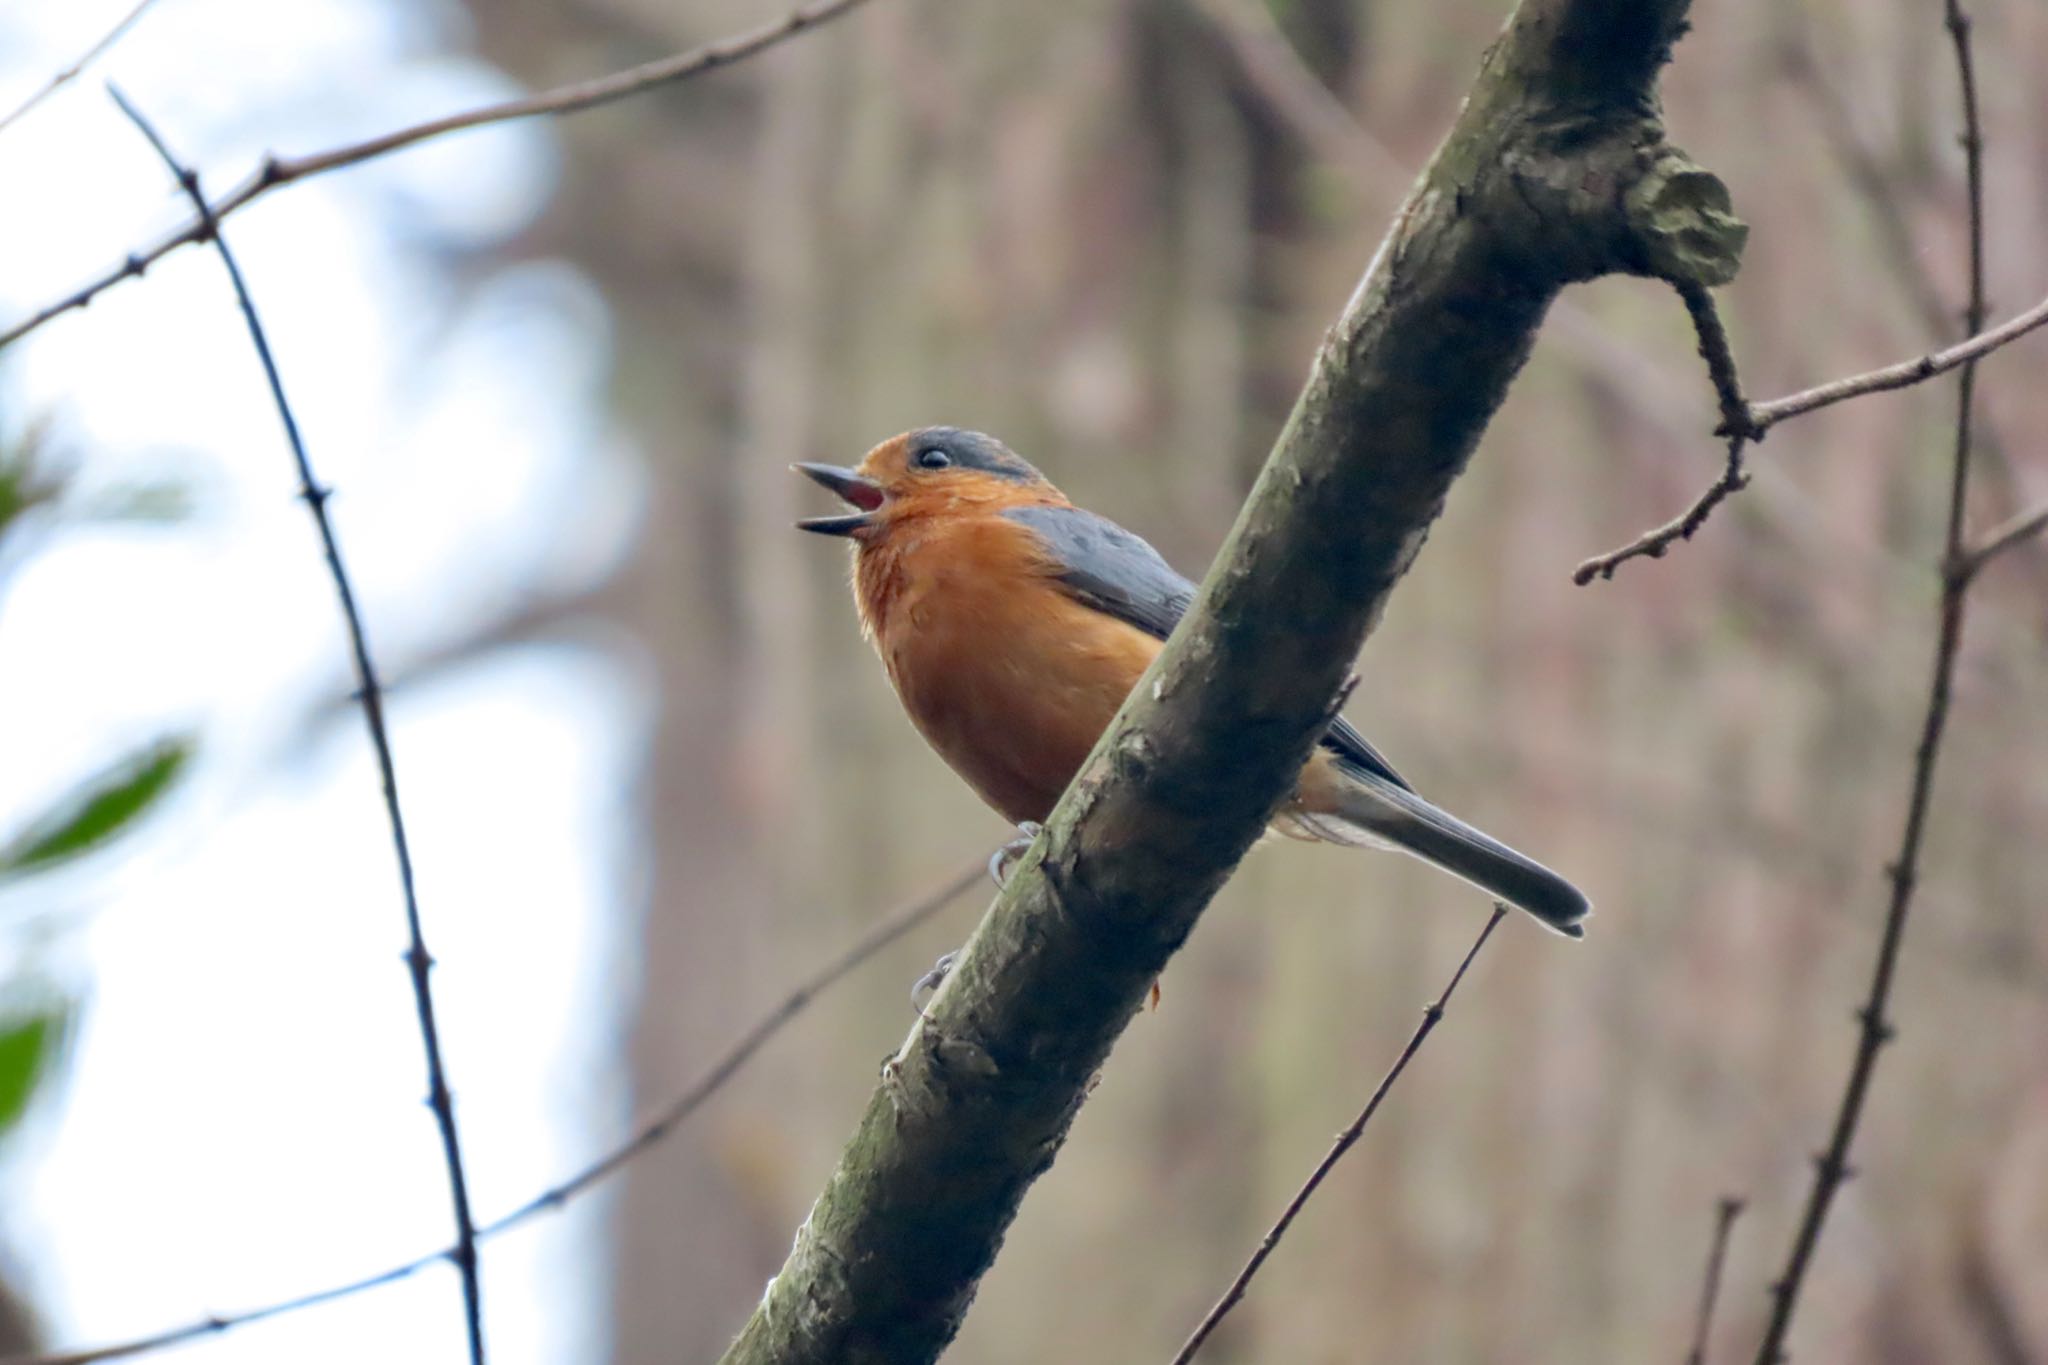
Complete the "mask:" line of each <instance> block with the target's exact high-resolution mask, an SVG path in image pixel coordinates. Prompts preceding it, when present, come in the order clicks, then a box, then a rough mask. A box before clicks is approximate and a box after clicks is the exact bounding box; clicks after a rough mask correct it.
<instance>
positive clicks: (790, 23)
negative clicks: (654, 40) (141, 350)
mask: <svg viewBox="0 0 2048 1365" xmlns="http://www.w3.org/2000/svg"><path fill="white" fill-rule="evenodd" d="M866 3H867V0H813V3H811V4H808V5H803V6H801V7H799V8H797V9H795V10H792V11H791V12H790V13H788V14H785V15H784V16H783V17H782V18H780V19H777V20H775V21H774V22H773V23H768V24H763V25H761V26H760V27H758V28H753V29H749V30H747V31H746V32H744V33H738V34H734V35H733V36H732V37H729V38H721V39H719V40H718V41H717V42H715V43H707V44H705V45H704V46H703V47H699V48H693V49H692V50H690V51H688V52H682V53H677V54H676V55H674V56H670V57H663V58H660V59H658V60H656V61H652V62H647V63H645V64H643V65H641V66H635V67H630V68H628V69H627V70H624V71H618V72H614V73H613V74H611V75H609V76H601V77H599V78H597V79H596V80H590V81H578V82H576V83H574V84H571V85H561V86H556V87H555V88H554V89H552V90H544V91H542V92H541V93H540V94H537V95H528V96H526V97H524V98H522V99H516V100H506V101H504V102H503V103H500V104H487V105H485V106H483V107H482V108H480V109H471V110H468V111H466V112H464V113H460V114H450V115H448V116H447V117H445V118H438V119H430V120H428V121H427V122H425V123H415V124H412V125H410V126H408V127H404V128H399V129H397V130H395V131H393V132H389V133H385V134H383V135H381V136H379V137H373V138H370V139H368V140H366V141H363V142H354V143H350V144H348V145H347V146H343V147H335V148H332V149H331V150H328V151H324V152H314V153H311V154H309V155H307V156H298V157H279V156H267V157H265V158H264V160H263V164H262V165H260V166H258V167H257V168H256V170H255V171H254V172H253V173H252V174H250V176H249V177H248V178H247V179H246V180H244V181H243V182H242V183H241V184H240V185H237V186H236V187H235V188H234V189H232V190H230V191H229V192H228V193H227V194H225V195H223V196H222V197H221V198H220V199H219V200H217V201H215V202H214V203H213V205H212V206H211V210H210V217H211V218H212V219H213V220H214V221H219V220H221V219H224V218H226V217H228V216H229V215H230V214H232V213H235V212H237V211H239V210H240V209H243V208H245V207H247V206H248V205H249V204H250V203H252V202H254V201H255V200H256V199H258V198H260V197H262V196H263V195H264V194H266V193H268V192H269V191H271V190H273V189H275V188H277V187H278V186H279V185H286V184H290V183H291V182H292V181H295V180H304V179H306V178H308V177H310V176H315V175H321V174H324V173H326V172H328V171H334V170H339V169H341V168H342V167H344V166H354V165H359V164H361V163H362V162H365V161H369V160H373V159H374V158H376V157H380V156H383V155H385V154H386V153H387V152H395V151H398V150H399V149H401V148H404V147H410V146H412V145H414V144H415V143H419V142H425V141H427V140H428V139H429V138H436V137H440V136H441V135H442V134H444V133H454V132H460V131H462V130H463V129H467V128H482V127H485V126H486V125H489V124H493V123H508V122H511V121H512V120H514V119H523V118H535V117H538V116H540V115H544V114H548V115H554V114H574V113H580V112H581V111H583V110H585V109H593V108H596V107H597V106H598V105H600V104H609V103H611V102H612V101H613V100H620V99H624V98H626V97H627V96H628V95H637V94H640V93H641V92H643V91H647V90H652V89H654V88H655V87H657V86H661V85H668V84H671V83H673V82H676V81H682V80H688V79H689V78H690V77H692V76H701V75H703V74H704V73H705V72H707V71H715V70H717V69H718V68H720V67H725V66H731V65H733V64H734V63H735V62H739V61H743V60H745V59H746V58H748V57H752V56H754V55H755V54H756V53H760V52H764V51H766V50H767V49H769V48H771V47H774V46H775V45H776V44H777V43H780V42H782V41H783V40H784V39H786V38H793V37H795V36H796V35H797V34H799V33H802V32H804V31H805V30H807V29H813V28H816V27H818V26H819V25H821V24H824V23H827V22H829V21H831V20H833V19H837V18H838V17H839V16H840V15H842V14H845V13H847V12H848V11H849V10H853V9H856V8H858V7H859V6H861V5H864V4H866ZM208 235H209V229H208V227H207V216H195V217H194V218H193V219H192V221H191V222H188V223H186V224H185V225H184V226H183V227H181V228H179V229H178V230H177V231H175V232H173V233H171V234H170V235H169V236H167V237H164V238H162V239H161V240H159V241H158V242H157V243H156V244H155V245H153V246H150V247H147V248H145V249H143V250H140V251H136V252H133V253H131V254H130V255H129V256H128V257H127V258H126V259H125V260H123V261H122V262H121V264H120V265H118V266H116V267H114V268H113V269H112V270H109V271H107V272H106V273H105V274H103V275H100V276H97V277H96V278H94V279H93V280H91V281H90V282H89V283H87V284H85V285H83V286H81V287H80V288H78V289H77V290H75V291H73V292H72V293H70V294H68V295H66V296H65V297H63V298H61V299H59V300H57V301H56V302H55V303H52V304H49V305H48V306H46V307H44V308H42V309H41V310H39V311H38V312H36V313H35V314H34V315H33V316H32V317H29V318H27V319H25V320H24V321H22V322H19V323H16V324H15V325H14V326H13V327H11V328H9V329H8V330H7V331H5V332H0V346H6V345H7V344H9V343H10V342H13V341H18V340H20V339H21V338H22V337H24V336H26V335H28V334H29V333H30V332H32V331H34V330H35V329H36V328H38V327H40V326H42V325H43V324H44V323H46V322H48V321H49V320H50V319H52V318H55V317H59V316H61V315H63V314H65V313H68V312H70V311H71V310H72V309H74V308H83V307H85V306H86V305H87V304H89V303H91V302H92V301H93V300H94V299H95V298H97V297H98V296H99V295H100V294H101V293H103V292H105V291H106V290H108V289H111V288H112V287H113V286H115V285H117V284H119V283H120V282H121V281H123V280H125V279H130V278H133V277H136V276H140V275H141V274H142V273H143V272H145V271H146V270H148V269H149V267H150V266H151V265H152V264H154V263H155V262H156V261H157V260H158V259H159V258H161V257H163V256H166V255H168V254H169V253H170V252H172V251H175V250H177V249H178V248H179V247H181V246H184V245H185V244H186V243H188V242H200V241H204V240H206V238H207V236H208Z"/></svg>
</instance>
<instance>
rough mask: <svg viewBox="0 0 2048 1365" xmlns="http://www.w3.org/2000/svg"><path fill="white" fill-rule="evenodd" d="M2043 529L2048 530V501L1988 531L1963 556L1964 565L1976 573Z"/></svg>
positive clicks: (1972, 572)
mask: <svg viewBox="0 0 2048 1365" xmlns="http://www.w3.org/2000/svg"><path fill="white" fill-rule="evenodd" d="M2043 530H2048V503H2043V504H2042V505H2041V506H2039V507H2036V508H2035V509H2034V510H2032V511H2031V512H2022V513H2020V514H2019V515H2018V516H2016V517H2013V518H2012V519H2010V520H2008V521H2003V522H2000V523H1999V524H1998V525H1996V526H1994V527H1992V528H1991V529H1990V530H1989V531H1986V532H1985V533H1984V539H1983V540H1981V541H1979V542H1978V543H1977V546H1976V548H1975V549H1973V550H1971V551H1970V552H1969V553H1968V554H1966V555H1964V556H1963V563H1964V566H1965V568H1966V569H1967V570H1968V571H1969V572H1970V573H1971V574H1972V575H1974V574H1975V573H1976V572H1977V571H1978V570H1979V569H1982V568H1983V567H1984V566H1985V565H1986V564H1989V563H1990V562H1991V561H1992V560H1994V559H1996V558H1998V556H2000V555H2002V554H2004V553H2005V552H2006V551H2007V550H2010V549H2012V548H2013V547H2014V546H2015V545H2019V544H2022V543H2023V542H2025V541H2029V540H2032V539H2033V538H2034V537H2035V536H2038V535H2040V534H2041V532H2042V531H2043Z"/></svg>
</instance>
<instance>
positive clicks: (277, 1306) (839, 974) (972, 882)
mask: <svg viewBox="0 0 2048 1365" xmlns="http://www.w3.org/2000/svg"><path fill="white" fill-rule="evenodd" d="M986 863H987V860H986V859H985V858H980V857H977V858H975V859H974V861H973V862H971V863H969V864H968V865H967V866H966V867H964V868H962V869H961V871H960V873H959V874H958V875H957V876H955V877H954V878H953V879H952V880H951V881H949V882H947V883H946V884H945V885H944V886H942V887H940V888H938V889H937V890H936V891H932V892H929V893H927V894H925V895H923V896H920V897H918V898H917V899H916V900H913V901H910V902H909V903H907V904H905V905H903V906H901V907H899V908H898V909H896V910H894V911H892V912H891V913H890V914H888V915H887V916H885V917H884V918H883V919H882V922H881V923H879V924H877V925H876V926H875V927H874V928H873V929H872V930H870V931H869V932H868V933H866V934H865V935H863V936H862V937H861V938H860V939H858V940H857V941H855V942H854V943H853V944H852V945H851V946H849V947H848V948H847V949H846V951H845V952H843V953H841V954H839V956H837V957H835V958H833V959H832V960H831V961H830V962H828V963H826V964H825V965H824V966H822V967H820V968H819V969H818V970H817V971H815V972H813V973H812V974H811V975H809V976H808V977H805V978H804V980H803V981H802V982H801V983H799V984H798V985H797V986H796V988H795V989H793V990H792V991H790V993H789V994H788V995H787V996H785V997H783V1000H782V1003H781V1004H779V1005H777V1006H775V1008H773V1009H771V1010H769V1011H768V1012H767V1013H766V1014H764V1015H762V1016H761V1018H760V1019H759V1020H757V1021H756V1022H755V1023H754V1025H753V1027H752V1028H749V1029H748V1030H747V1031H746V1032H745V1033H743V1034H741V1035H740V1038H739V1041H737V1042H735V1043H734V1044H733V1045H732V1046H731V1047H730V1048H728V1049H727V1050H726V1052H725V1054H724V1055H723V1056H721V1057H720V1058H719V1059H718V1060H717V1061H716V1062H714V1063H712V1065H711V1067H710V1069H709V1070H707V1071H706V1072H705V1073H704V1074H703V1075H702V1076H700V1077H699V1078H698V1079H697V1080H696V1081H694V1082H693V1083H692V1084H691V1085H690V1087H689V1088H688V1089H687V1090H685V1091H683V1092H682V1093H681V1094H680V1095H678V1096H676V1098H675V1099H673V1100H671V1101H670V1102H669V1103H668V1104H667V1105H665V1106H664V1107H663V1108H662V1110H661V1112H660V1114H658V1115H657V1116H656V1117H655V1118H653V1119H652V1120H650V1121H649V1122H647V1123H645V1124H643V1125H641V1126H640V1127H639V1128H637V1129H636V1130H634V1132H633V1135H632V1136H631V1137H629V1138H627V1139H626V1140H625V1141H624V1142H622V1143H620V1144H619V1145H618V1146H617V1147H614V1148H612V1149H611V1150H610V1151H608V1152H606V1153H605V1154H604V1155H603V1156H600V1157H598V1158H597V1159H596V1160H595V1161H592V1162H591V1163H590V1164H589V1165H587V1166H585V1167H584V1168H583V1169H582V1170H580V1171H577V1172H576V1173H575V1174H574V1175H572V1176H570V1177H569V1178H568V1179H567V1180H564V1181H563V1182H562V1183H561V1184H559V1185H555V1186H553V1187H552V1188H550V1189H547V1190H543V1191H542V1192H541V1193H539V1194H537V1195H535V1196H534V1197H533V1198H531V1199H529V1200H527V1201H526V1202H525V1203H524V1204H521V1205H519V1207H517V1208H515V1209H513V1210H512V1211H511V1212H510V1213H507V1214H505V1215H504V1216H502V1217H500V1218H496V1219H493V1220H492V1221H491V1222H488V1223H485V1224H484V1225H482V1226H481V1227H479V1228H478V1229H477V1230H476V1235H477V1240H478V1241H488V1240H489V1239H491V1238H493V1237H496V1236H498V1235H499V1234H500V1233H503V1232H509V1231H511V1230H512V1229H513V1228H515V1227H517V1226H519V1225H520V1224H522V1223H525V1222H527V1221H529V1220H530V1219H532V1218H534V1217H535V1216H536V1215H538V1214H542V1213H552V1212H555V1211H556V1210H559V1209H561V1208H562V1207H563V1206H564V1205H566V1204H568V1202H569V1201H570V1200H572V1199H574V1198H576V1197H577V1196H578V1195H580V1194H583V1193H585V1192H587V1191H588V1190H589V1189H590V1188H591V1187H592V1186H593V1185H596V1184H598V1183H599V1182H600V1181H603V1180H604V1179H606V1178H607V1177H608V1176H611V1175H615V1174H617V1172H618V1171H619V1169H620V1168H621V1167H623V1166H624V1165H625V1164H626V1163H627V1162H629V1161H631V1160H632V1159H633V1158H634V1157H637V1156H639V1155H640V1154H641V1153H642V1152H645V1151H646V1150H647V1149H648V1148H650V1147H653V1146H654V1145H655V1144H657V1143H659V1142H661V1141H662V1140H663V1139H664V1138H666V1137H668V1136H669V1135H670V1134H671V1133H673V1132H674V1131H675V1130H676V1128H677V1127H679V1126H680V1125H681V1124H682V1123H683V1122H684V1121H685V1120H687V1119H688V1118H689V1117H690V1116H691V1115H692V1114H694V1113H696V1112H697V1111H698V1110H699V1109H701V1108H702V1107H703V1106H704V1103H705V1101H707V1100H709V1099H710V1098H711V1097H712V1096H713V1095H714V1094H716V1093H717V1092H718V1090H719V1089H720V1088H722V1087H723V1086H724V1085H725V1083H726V1082H727V1081H729V1080H731V1079H732V1078H733V1076H734V1075H735V1074H736V1073H737V1072H738V1071H739V1070H740V1068H742V1067H743V1066H745V1065H746V1064H747V1062H748V1061H750V1060H751V1059H752V1058H753V1056H754V1054H755V1053H756V1052H759V1051H760V1050H761V1047H762V1045H763V1044H765V1043H767V1042H768V1040H769V1039H770V1038H772V1037H774V1036H775V1035H776V1034H777V1033H779V1032H781V1031H782V1029H783V1028H784V1027H785V1026H786V1025H788V1023H789V1021H790V1020H792V1019H794V1018H795V1017H796V1016H797V1015H799V1014H801V1013H803V1011H804V1010H805V1009H806V1008H807V1007H808V1006H809V1005H810V1004H811V1003H812V1002H814V1001H815V1000H816V999H817V998H818V997H819V996H820V995H822V994H824V992H825V991H826V990H828V989H829V988H830V987H832V986H834V985H836V984H837V983H838V982H839V981H840V980H841V979H842V978H843V977H845V976H847V975H849V974H850V973H852V972H853V971H854V969H855V968H857V967H859V966H860V965H861V964H862V963H864V962H866V961H867V960H868V959H869V958H871V957H873V956H875V954H877V953H879V952H881V951H882V950H883V949H884V948H887V947H888V946H889V945H890V944H892V943H894V942H896V941H897V940H898V939H900V938H902V937H903V936H904V935H905V934H908V933H909V932H910V931H911V930H913V929H915V928H917V927H918V926H919V925H921V924H923V923H924V922H925V921H926V920H929V919H931V918H932V917H933V916H934V915H936V914H938V913H939V911H941V910H943V909H945V908H946V907H947V906H948V905H951V904H952V903H953V902H954V901H956V900H958V899H959V898H960V896H961V895H962V894H963V893H964V892H966V891H968V890H970V889H972V888H973V887H975V886H977V885H979V884H980V882H981V879H982V878H983V877H984V876H985V875H987V874H986ZM455 1255H456V1248H454V1247H448V1248H445V1249H443V1250H441V1251H435V1252H430V1253H429V1254H427V1255H425V1256H418V1257H415V1258H414V1259H412V1260H410V1261H407V1262H406V1263H405V1264H404V1265H397V1266H393V1267H391V1268H390V1269H389V1270H382V1271H379V1272H378V1273H376V1274H375V1275H367V1276H364V1277H363V1278H362V1279H359V1280H350V1281H349V1282H348V1283H346V1284H339V1285H334V1286H331V1287H330V1288H327V1289H321V1290H317V1291H315V1292H314V1293H311V1294H301V1295H298V1296H297V1297H294V1298H289V1299H283V1300H280V1301H278V1302H276V1303H271V1304H266V1305H264V1306H263V1307H261V1308H252V1309H250V1310H248V1311H247V1312H242V1313H235V1314H231V1315H229V1316H225V1317H221V1316H214V1317H208V1318H204V1319H202V1320H200V1321H198V1322H191V1323H187V1324H186V1325H184V1326H183V1327H173V1328H170V1329H169V1330H167V1331H162V1332H157V1333H154V1334H152V1335H150V1336H146V1337H137V1338H136V1339H134V1340H132V1341H124V1342H120V1343H118V1344H116V1345H112V1346H98V1347H94V1348H92V1349H90V1350H83V1351H67V1352H64V1353H63V1354H60V1355H38V1356H9V1357H7V1358H6V1359H5V1360H0V1365H95V1362H98V1361H103V1360H123V1359H126V1358H128V1357H130V1356H139V1355H146V1354H148V1353H149V1352H152V1351H160V1350H164V1349H166V1348H168V1347H171V1346H177V1345H180V1344H182V1343H184V1342H188V1341H193V1340H196V1339H198V1338H200V1337H206V1336H212V1335H215V1334H217V1333H220V1332H225V1331H227V1330H229V1329H230V1328H234V1327H242V1326H245V1325H247V1324H249V1323H252V1322H261V1321H262V1320H263V1319H265V1318H274V1317H281V1316H283V1315H284V1314H287V1313H294V1312H297V1311H298V1310H300V1309H302V1308H313V1307H317V1306H318V1305H320V1304H323V1303H332V1302H333V1301H334V1300H336V1299H345V1298H348V1297H350V1296H352V1295H355V1294H360V1293H362V1292H363V1291H365V1290H368V1289H375V1288H378V1287H379V1286H381V1285H387V1284H395V1283H397V1282H398V1281H400V1280H403V1279H406V1278H409V1277H410V1276H413V1275H416V1274H418V1273H419V1272H420V1271H422V1270H425V1269H426V1268H427V1267H428V1266H431V1265H435V1264H437V1263H439V1262H441V1261H452V1260H454V1259H455Z"/></svg>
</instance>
